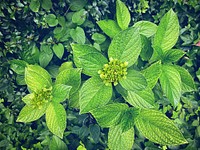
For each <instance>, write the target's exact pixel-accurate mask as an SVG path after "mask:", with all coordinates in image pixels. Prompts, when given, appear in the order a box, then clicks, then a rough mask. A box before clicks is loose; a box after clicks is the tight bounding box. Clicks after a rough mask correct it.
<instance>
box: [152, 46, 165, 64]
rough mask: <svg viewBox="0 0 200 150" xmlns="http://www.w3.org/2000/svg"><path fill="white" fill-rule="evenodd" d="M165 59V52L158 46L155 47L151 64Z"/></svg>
mask: <svg viewBox="0 0 200 150" xmlns="http://www.w3.org/2000/svg"><path fill="white" fill-rule="evenodd" d="M163 57H164V53H163V50H162V49H161V48H160V47H158V46H154V47H153V55H152V57H151V59H150V63H152V62H154V61H159V60H162V59H163Z"/></svg>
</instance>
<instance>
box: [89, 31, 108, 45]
mask: <svg viewBox="0 0 200 150" xmlns="http://www.w3.org/2000/svg"><path fill="white" fill-rule="evenodd" d="M92 39H93V40H94V41H95V42H96V43H97V44H101V43H103V42H104V41H105V40H106V37H105V36H104V35H102V34H100V33H94V34H93V35H92Z"/></svg>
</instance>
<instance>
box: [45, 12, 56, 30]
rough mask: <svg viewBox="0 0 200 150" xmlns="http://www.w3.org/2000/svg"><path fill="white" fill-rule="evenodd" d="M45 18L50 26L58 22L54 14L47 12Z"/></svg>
mask: <svg viewBox="0 0 200 150" xmlns="http://www.w3.org/2000/svg"><path fill="white" fill-rule="evenodd" d="M45 20H46V22H47V23H48V25H49V26H50V27H55V26H57V24H58V20H57V18H56V16H55V15H54V14H48V15H47V16H46V17H45Z"/></svg>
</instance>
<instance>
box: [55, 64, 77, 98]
mask: <svg viewBox="0 0 200 150" xmlns="http://www.w3.org/2000/svg"><path fill="white" fill-rule="evenodd" d="M56 84H64V85H67V86H71V87H72V88H71V90H70V95H72V94H73V93H75V92H76V91H77V90H78V89H79V87H80V84H81V69H79V68H69V69H65V70H63V71H61V72H60V73H59V74H58V76H57V77H56Z"/></svg>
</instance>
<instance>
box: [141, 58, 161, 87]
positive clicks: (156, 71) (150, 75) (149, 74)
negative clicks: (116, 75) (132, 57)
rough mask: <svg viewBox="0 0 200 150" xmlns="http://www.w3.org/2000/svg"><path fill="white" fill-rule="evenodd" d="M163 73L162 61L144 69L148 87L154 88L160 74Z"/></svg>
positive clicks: (143, 72)
mask: <svg viewBox="0 0 200 150" xmlns="http://www.w3.org/2000/svg"><path fill="white" fill-rule="evenodd" d="M161 73H162V70H161V62H160V61H158V62H155V63H154V64H152V65H151V66H149V67H148V68H146V69H144V70H142V74H143V75H144V77H145V79H146V81H147V87H148V88H150V89H153V87H154V86H155V85H156V83H157V81H158V79H159V77H160V75H161Z"/></svg>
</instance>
